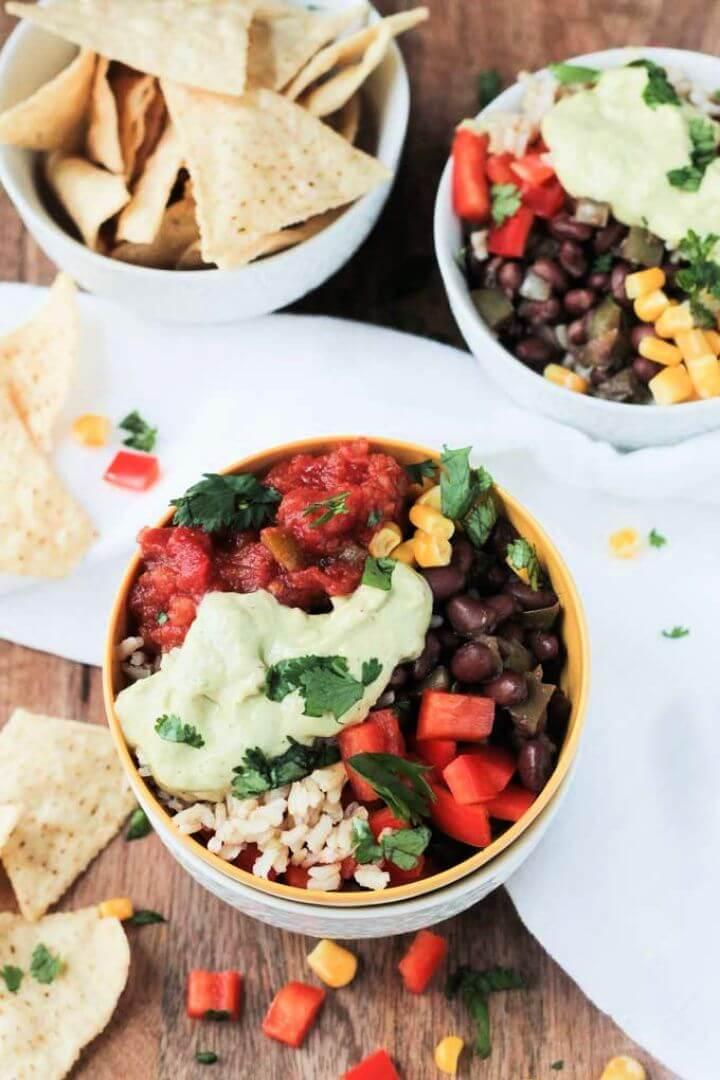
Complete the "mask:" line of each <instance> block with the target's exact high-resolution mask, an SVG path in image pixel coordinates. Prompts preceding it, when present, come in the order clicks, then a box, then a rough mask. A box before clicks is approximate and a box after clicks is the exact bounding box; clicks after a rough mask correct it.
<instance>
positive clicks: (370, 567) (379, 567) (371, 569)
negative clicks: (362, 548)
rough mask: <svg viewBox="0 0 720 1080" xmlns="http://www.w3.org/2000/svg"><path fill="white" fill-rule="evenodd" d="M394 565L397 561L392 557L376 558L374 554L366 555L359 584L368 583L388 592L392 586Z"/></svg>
mask: <svg viewBox="0 0 720 1080" xmlns="http://www.w3.org/2000/svg"><path fill="white" fill-rule="evenodd" d="M396 566H397V563H396V562H395V560H394V559H376V558H374V556H372V555H368V557H367V559H366V560H365V569H364V571H363V576H362V579H361V581H360V584H361V585H370V586H372V588H373V589H382V590H383V592H389V591H390V588H391V587H392V576H393V571H394V569H395V567H396Z"/></svg>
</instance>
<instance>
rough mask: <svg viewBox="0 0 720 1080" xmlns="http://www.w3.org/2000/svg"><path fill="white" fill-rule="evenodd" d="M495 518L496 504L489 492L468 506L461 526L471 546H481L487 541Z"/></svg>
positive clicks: (496, 513) (496, 515) (496, 514)
mask: <svg viewBox="0 0 720 1080" xmlns="http://www.w3.org/2000/svg"><path fill="white" fill-rule="evenodd" d="M497 519H498V512H497V506H496V505H495V500H494V499H493V497H492V495H490V494H487V495H486V496H485V497H484V499H482V500H481V501H480V502H478V503H476V504H475V505H474V506H471V507H470V509H469V510H468V512H467V514H466V515H465V517H464V518H463V526H464V527H465V532H466V533H467V535H468V539H469V540H470V543H471V544H472V545H473V547H476V548H481V547H483V545H484V544H486V543H487V541H488V538H489V536H490V533H491V532H492V531H493V528H494V526H495V522H496V521H497Z"/></svg>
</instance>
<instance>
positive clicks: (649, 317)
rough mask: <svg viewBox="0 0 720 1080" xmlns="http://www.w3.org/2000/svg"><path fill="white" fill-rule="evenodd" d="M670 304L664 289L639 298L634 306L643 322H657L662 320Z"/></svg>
mask: <svg viewBox="0 0 720 1080" xmlns="http://www.w3.org/2000/svg"><path fill="white" fill-rule="evenodd" d="M668 303H669V301H668V298H667V296H666V295H665V293H664V292H663V291H662V289H654V290H653V291H652V292H648V293H643V295H642V296H639V297H638V298H637V300H636V301H635V304H634V305H633V306H634V308H635V314H636V315H637V317H638V319H640V320H641V322H655V320H656V319H659V318H660V316H661V315H662V313H663V311H664V310H665V308H666V307H667V306H668Z"/></svg>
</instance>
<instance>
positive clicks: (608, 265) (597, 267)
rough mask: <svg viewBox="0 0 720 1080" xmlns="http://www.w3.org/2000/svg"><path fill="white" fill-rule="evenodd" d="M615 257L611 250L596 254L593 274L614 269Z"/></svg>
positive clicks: (604, 272)
mask: <svg viewBox="0 0 720 1080" xmlns="http://www.w3.org/2000/svg"><path fill="white" fill-rule="evenodd" d="M612 264H613V257H612V254H611V252H609V251H606V252H603V254H602V255H596V256H595V258H594V260H593V264H592V272H593V274H606V273H607V272H608V271H609V270H612Z"/></svg>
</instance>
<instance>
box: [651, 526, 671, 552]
mask: <svg viewBox="0 0 720 1080" xmlns="http://www.w3.org/2000/svg"><path fill="white" fill-rule="evenodd" d="M648 543H649V544H650V547H654V548H661V547H665V545H666V544H667V537H665V536H663V534H662V533H659V532H658V531H657V529H651V530H650V532H649V533H648Z"/></svg>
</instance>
